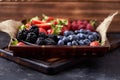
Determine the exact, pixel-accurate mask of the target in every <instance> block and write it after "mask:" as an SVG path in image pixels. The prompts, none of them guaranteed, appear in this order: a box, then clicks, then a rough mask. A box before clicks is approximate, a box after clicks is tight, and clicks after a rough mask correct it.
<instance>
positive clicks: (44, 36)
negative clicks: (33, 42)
mask: <svg viewBox="0 0 120 80" xmlns="http://www.w3.org/2000/svg"><path fill="white" fill-rule="evenodd" d="M38 37H42V38H44V39H45V38H47V35H46V34H45V33H43V32H40V33H39V35H38Z"/></svg>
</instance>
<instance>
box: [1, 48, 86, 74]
mask: <svg viewBox="0 0 120 80" xmlns="http://www.w3.org/2000/svg"><path fill="white" fill-rule="evenodd" d="M0 52H1V53H0V56H1V57H3V58H6V59H8V60H11V61H13V62H15V63H18V64H21V65H23V66H27V67H29V68H32V69H35V70H37V71H40V72H43V73H46V74H50V75H51V74H56V73H58V72H60V71H62V70H64V69H66V68H68V67H71V66H73V65H75V64H78V63H79V62H81V61H82V60H84V59H85V58H63V57H51V58H42V59H27V58H21V57H15V56H13V53H11V52H9V51H7V50H1V51H0Z"/></svg>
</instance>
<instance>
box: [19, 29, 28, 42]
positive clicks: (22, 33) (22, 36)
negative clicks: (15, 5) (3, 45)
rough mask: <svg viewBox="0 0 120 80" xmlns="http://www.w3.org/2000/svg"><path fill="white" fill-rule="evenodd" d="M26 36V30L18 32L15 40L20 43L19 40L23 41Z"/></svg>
mask: <svg viewBox="0 0 120 80" xmlns="http://www.w3.org/2000/svg"><path fill="white" fill-rule="evenodd" d="M27 34H28V30H26V29H23V30H21V31H19V32H18V34H17V39H18V40H19V41H20V40H25V39H26V37H27Z"/></svg>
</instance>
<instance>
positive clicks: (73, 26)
mask: <svg viewBox="0 0 120 80" xmlns="http://www.w3.org/2000/svg"><path fill="white" fill-rule="evenodd" d="M71 29H72V30H73V31H75V30H78V24H77V22H76V21H73V22H72V25H71Z"/></svg>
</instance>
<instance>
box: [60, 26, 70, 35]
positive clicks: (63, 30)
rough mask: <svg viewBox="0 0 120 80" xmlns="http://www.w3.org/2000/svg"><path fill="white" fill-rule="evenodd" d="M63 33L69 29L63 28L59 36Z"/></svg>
mask: <svg viewBox="0 0 120 80" xmlns="http://www.w3.org/2000/svg"><path fill="white" fill-rule="evenodd" d="M65 31H69V28H68V27H67V26H64V27H63V28H62V30H61V34H63V33H64V32H65Z"/></svg>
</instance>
